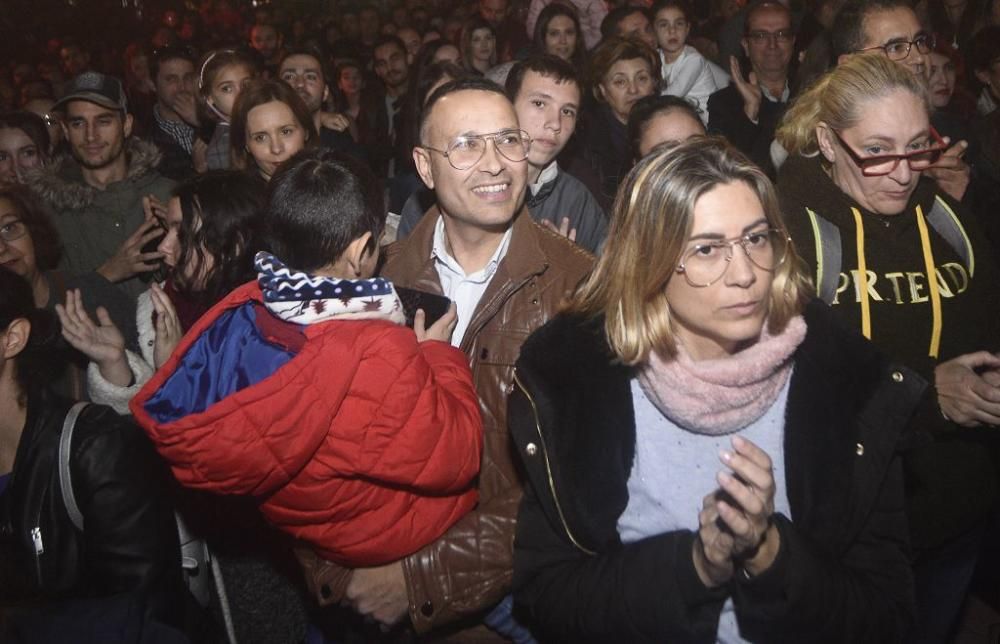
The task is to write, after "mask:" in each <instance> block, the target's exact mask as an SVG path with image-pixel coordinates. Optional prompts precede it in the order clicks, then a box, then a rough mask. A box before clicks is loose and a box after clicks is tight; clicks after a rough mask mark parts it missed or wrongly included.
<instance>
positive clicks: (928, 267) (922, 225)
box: [917, 204, 941, 358]
mask: <svg viewBox="0 0 1000 644" xmlns="http://www.w3.org/2000/svg"><path fill="white" fill-rule="evenodd" d="M917 228H918V229H919V230H920V245H921V247H922V248H923V251H924V270H925V271H927V288H928V290H929V291H930V294H931V315H932V319H933V322H932V326H931V346H930V350H929V351H928V353H927V355H929V356H930V357H932V358H936V357H938V350H939V349H940V348H941V293H940V291H939V290H938V282H937V271H936V269H935V268H934V266H935V264H934V253H932V252H931V239H930V235H928V234H927V222H926V221H924V211H923V209H921V207H920V205H919V204H918V205H917Z"/></svg>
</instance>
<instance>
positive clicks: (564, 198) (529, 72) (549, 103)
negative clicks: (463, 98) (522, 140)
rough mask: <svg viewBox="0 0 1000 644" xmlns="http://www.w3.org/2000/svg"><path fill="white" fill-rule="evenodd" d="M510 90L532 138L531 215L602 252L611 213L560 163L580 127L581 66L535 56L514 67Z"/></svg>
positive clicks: (518, 116)
mask: <svg viewBox="0 0 1000 644" xmlns="http://www.w3.org/2000/svg"><path fill="white" fill-rule="evenodd" d="M506 89H507V97H508V98H509V99H510V100H511V102H513V103H514V111H515V112H516V113H517V120H518V123H520V125H521V129H522V130H524V131H525V132H527V133H528V136H529V137H530V138H531V148H530V149H529V150H528V194H527V195H526V199H527V206H528V210H529V211H530V212H531V216H532V217H533V218H534V219H535V221H537V222H539V223H541V224H543V225H545V226H547V227H550V228H552V229H553V230H556V231H558V232H560V233H561V234H563V235H567V236H569V238H570V239H572V240H574V241H576V243H577V244H579V245H581V246H583V247H584V248H586V249H587V250H589V251H590V252H592V253H597V252H599V251H600V249H601V247H602V246H603V245H604V238H605V237H607V234H608V221H607V216H606V215H605V214H604V210H603V209H602V208H601V206H600V205H599V204H598V203H597V200H596V199H595V198H594V195H592V194H591V193H590V190H588V189H587V187H586V186H584V185H583V184H582V183H581V182H580V181H579V180H578V179H577V178H576V177H574V176H572V175H570V174H568V173H567V172H566V171H565V170H562V169H560V168H559V164H558V163H557V162H556V157H558V156H559V153H560V152H562V151H563V148H565V147H566V144H567V143H568V142H569V140H570V138H571V137H572V136H573V132H574V131H576V124H577V116H578V114H579V112H580V109H581V100H582V95H583V91H582V88H581V83H580V77H579V76H578V74H577V71H576V70H575V69H574V68H573V66H572V65H570V64H569V63H568V62H566V61H564V60H563V59H561V58H557V57H555V56H548V55H538V56H533V57H531V58H528V59H526V60H524V61H521V62H519V63H517V64H515V65H514V67H513V68H511V70H510V74H509V75H508V76H507V88H506Z"/></svg>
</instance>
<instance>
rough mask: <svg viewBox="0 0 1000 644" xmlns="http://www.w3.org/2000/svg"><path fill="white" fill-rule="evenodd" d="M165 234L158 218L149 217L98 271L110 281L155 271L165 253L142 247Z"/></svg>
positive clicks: (120, 280)
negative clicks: (148, 250)
mask: <svg viewBox="0 0 1000 644" xmlns="http://www.w3.org/2000/svg"><path fill="white" fill-rule="evenodd" d="M162 235H163V229H162V228H160V224H159V222H158V221H157V220H156V219H153V218H147V219H146V220H145V221H144V222H142V224H141V225H140V226H139V227H138V228H136V229H135V232H134V233H132V234H131V235H130V236H129V237H128V239H126V240H125V241H123V242H122V245H121V246H119V247H118V250H117V251H116V252H115V254H114V255H112V256H111V257H110V258H108V260H107V261H106V262H104V263H103V264H101V265H100V266H99V267H98V269H97V272H98V273H100V274H101V275H103V276H104V278H105V279H106V280H108V281H109V282H115V283H117V282H122V281H125V280H127V279H129V278H130V277H135V276H136V275H138V274H139V273H148V272H150V271H155V270H156V269H157V268H158V267H159V260H161V259H163V253H161V252H159V251H152V252H149V253H144V252H142V247H143V246H145V245H146V244H148V243H149V242H151V241H153V240H154V239H156V238H157V237H160V236H162Z"/></svg>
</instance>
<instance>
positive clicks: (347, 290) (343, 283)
mask: <svg viewBox="0 0 1000 644" xmlns="http://www.w3.org/2000/svg"><path fill="white" fill-rule="evenodd" d="M254 267H255V268H256V269H257V283H258V284H259V285H260V290H261V292H262V294H263V296H264V306H265V307H267V310H268V311H270V312H271V313H272V314H273V315H274V316H276V317H278V318H280V319H282V320H285V321H286V322H294V323H296V324H315V323H317V322H324V321H327V320H332V319H338V320H370V319H376V320H389V321H391V322H395V323H396V324H403V323H404V322H405V320H406V318H405V316H404V315H403V305H402V303H401V302H400V301H399V296H398V295H396V290H395V289H394V288H393V287H392V282H390V281H389V280H386V279H383V278H381V277H376V278H373V279H362V280H340V279H336V278H333V277H321V276H316V275H309V274H307V273H303V272H301V271H296V270H294V269H291V268H289V267H287V266H285V264H284V263H283V262H282V261H281V260H280V259H278V258H277V257H275V256H274V255H271V254H270V253H265V252H263V251H261V252H259V253H257V256H256V257H255V258H254Z"/></svg>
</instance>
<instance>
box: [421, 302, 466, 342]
mask: <svg viewBox="0 0 1000 644" xmlns="http://www.w3.org/2000/svg"><path fill="white" fill-rule="evenodd" d="M425 317H426V316H425V315H424V310H423V309H417V312H416V314H415V315H414V316H413V332H414V333H416V334H417V342H426V341H428V340H439V341H441V342H451V334H452V333H453V332H454V331H455V325H456V324H458V309H457V308H456V307H455V303H454V302H452V303H451V306H450V307H448V312H447V313H445V314H444V315H442V316H441V317H440V318H439V319H438V321H437V322H435V323H434V324H432V325H431V327H430V328H429V329H426V330H425V329H424V319H425Z"/></svg>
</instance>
